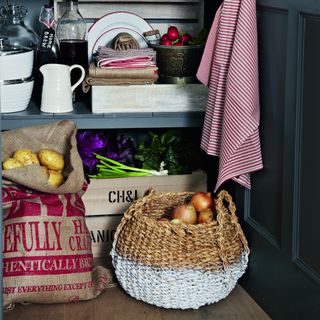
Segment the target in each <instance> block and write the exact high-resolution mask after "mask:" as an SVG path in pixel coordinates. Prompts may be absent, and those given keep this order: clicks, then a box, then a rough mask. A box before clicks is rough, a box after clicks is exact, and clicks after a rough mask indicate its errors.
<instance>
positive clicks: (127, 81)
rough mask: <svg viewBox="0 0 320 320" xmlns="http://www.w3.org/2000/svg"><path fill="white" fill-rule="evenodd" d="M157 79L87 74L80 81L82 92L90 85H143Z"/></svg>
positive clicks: (152, 82)
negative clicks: (101, 76) (110, 77)
mask: <svg viewBox="0 0 320 320" xmlns="http://www.w3.org/2000/svg"><path fill="white" fill-rule="evenodd" d="M156 81H157V79H149V78H139V79H133V78H114V79H106V78H94V77H90V76H87V77H86V78H85V80H84V81H83V82H82V90H83V92H85V93H86V92H88V91H89V90H90V88H91V86H107V85H109V86H113V85H114V86H118V85H127V86H128V85H138V84H139V85H140V84H141V85H144V84H154V83H155V82H156Z"/></svg>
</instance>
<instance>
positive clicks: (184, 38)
mask: <svg viewBox="0 0 320 320" xmlns="http://www.w3.org/2000/svg"><path fill="white" fill-rule="evenodd" d="M191 39H192V37H191V35H190V34H189V33H184V34H183V35H182V36H181V37H180V40H181V42H182V45H184V44H188V42H189V41H190V40H191Z"/></svg>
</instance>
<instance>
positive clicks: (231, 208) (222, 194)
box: [216, 190, 238, 224]
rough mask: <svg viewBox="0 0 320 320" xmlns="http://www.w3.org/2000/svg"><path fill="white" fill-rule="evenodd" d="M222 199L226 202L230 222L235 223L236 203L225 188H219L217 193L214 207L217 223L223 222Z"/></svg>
mask: <svg viewBox="0 0 320 320" xmlns="http://www.w3.org/2000/svg"><path fill="white" fill-rule="evenodd" d="M223 200H225V201H227V202H228V211H229V212H230V214H231V222H232V223H237V222H238V218H237V216H236V210H237V208H236V205H235V204H234V202H233V200H232V197H231V195H230V194H229V193H228V192H227V191H226V190H221V191H220V192H219V194H218V197H217V200H216V209H217V221H218V223H219V224H223V222H224V213H223V208H224V207H225V205H224V203H223Z"/></svg>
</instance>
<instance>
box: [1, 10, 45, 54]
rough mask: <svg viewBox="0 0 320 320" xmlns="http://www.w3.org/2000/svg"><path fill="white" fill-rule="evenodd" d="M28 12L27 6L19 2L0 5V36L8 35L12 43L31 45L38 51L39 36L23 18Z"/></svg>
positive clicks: (30, 46)
mask: <svg viewBox="0 0 320 320" xmlns="http://www.w3.org/2000/svg"><path fill="white" fill-rule="evenodd" d="M27 13H28V10H27V8H25V7H24V6H21V5H17V4H8V5H4V6H2V7H0V20H1V29H0V36H3V37H7V38H8V40H9V42H10V44H11V45H20V46H24V47H29V48H32V49H33V50H34V52H36V49H37V45H38V42H39V37H38V35H37V34H36V33H35V31H34V30H33V29H32V28H30V27H27V26H26V25H25V23H24V20H23V19H24V18H25V16H26V15H27Z"/></svg>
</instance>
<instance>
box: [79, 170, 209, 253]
mask: <svg viewBox="0 0 320 320" xmlns="http://www.w3.org/2000/svg"><path fill="white" fill-rule="evenodd" d="M150 187H153V188H154V189H155V190H157V191H164V192H166V191H168V192H169V191H177V192H180V191H207V175H206V173H205V172H203V171H201V170H199V171H195V172H194V173H192V174H185V175H170V176H162V177H130V178H122V179H94V180H91V183H90V184H89V187H88V190H87V191H86V193H85V194H84V196H83V202H84V204H85V208H86V224H87V226H88V229H89V232H90V235H91V240H92V252H93V256H94V257H95V258H97V257H101V258H108V254H109V252H110V250H111V247H112V242H113V236H114V233H115V230H116V228H117V225H118V224H119V222H120V220H121V218H122V216H123V213H124V212H125V210H126V209H127V208H128V207H129V206H130V205H131V204H132V202H133V201H134V200H136V199H137V198H139V197H142V196H143V194H144V193H145V191H146V190H147V189H148V188H150Z"/></svg>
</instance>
